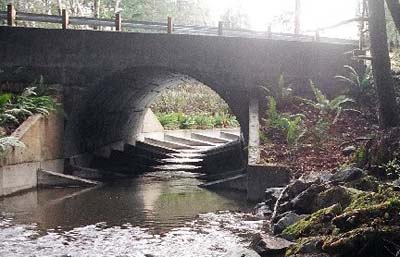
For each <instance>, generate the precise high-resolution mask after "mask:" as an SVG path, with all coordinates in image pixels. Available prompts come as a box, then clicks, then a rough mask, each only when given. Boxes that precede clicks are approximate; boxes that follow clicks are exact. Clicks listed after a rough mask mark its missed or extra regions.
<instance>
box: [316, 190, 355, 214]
mask: <svg viewBox="0 0 400 257" xmlns="http://www.w3.org/2000/svg"><path fill="white" fill-rule="evenodd" d="M350 202H351V193H350V192H349V190H348V189H347V190H346V189H345V188H343V187H340V186H334V187H331V188H328V189H327V190H325V191H323V192H321V193H319V194H318V195H317V197H316V198H315V200H314V202H312V203H310V209H311V211H312V212H315V211H318V210H321V209H324V208H328V207H329V206H332V205H334V204H337V203H339V204H340V205H341V206H342V207H346V206H348V205H349V204H350Z"/></svg>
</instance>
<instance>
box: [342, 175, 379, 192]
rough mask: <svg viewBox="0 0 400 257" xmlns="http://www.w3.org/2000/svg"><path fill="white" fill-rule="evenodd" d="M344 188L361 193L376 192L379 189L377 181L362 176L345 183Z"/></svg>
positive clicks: (371, 177)
mask: <svg viewBox="0 0 400 257" xmlns="http://www.w3.org/2000/svg"><path fill="white" fill-rule="evenodd" d="M345 186H346V187H350V188H355V189H358V190H362V191H370V192H377V191H378V189H379V181H378V179H377V178H375V177H374V176H364V177H361V178H359V179H357V180H354V181H351V182H348V183H346V184H345Z"/></svg>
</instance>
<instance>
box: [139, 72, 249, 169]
mask: <svg viewBox="0 0 400 257" xmlns="http://www.w3.org/2000/svg"><path fill="white" fill-rule="evenodd" d="M138 141H139V145H140V144H147V145H148V146H153V147H159V148H160V149H161V150H162V149H163V150H164V151H167V152H168V156H165V157H166V158H164V159H162V162H163V163H161V164H160V165H157V166H155V167H153V168H155V169H156V170H169V171H174V170H186V171H192V172H199V173H205V174H216V173H225V172H235V171H238V170H240V169H242V168H243V166H244V165H243V160H244V158H243V156H244V155H243V140H242V136H241V131H240V123H239V121H238V120H237V118H236V116H235V115H234V114H233V112H232V110H231V108H230V107H229V105H228V103H227V102H226V101H225V100H224V99H223V98H222V97H221V96H220V95H219V94H218V93H217V92H215V91H214V90H212V89H211V88H210V87H208V86H206V85H204V84H203V83H201V82H198V81H196V80H194V79H184V80H181V82H180V83H177V84H176V85H173V86H171V87H167V88H164V89H163V90H162V91H161V92H160V93H159V95H158V96H157V97H155V98H154V100H153V101H152V103H151V105H150V106H149V108H147V110H146V114H145V117H144V120H143V126H142V131H141V133H140V135H139V137H138ZM137 145H138V144H137Z"/></svg>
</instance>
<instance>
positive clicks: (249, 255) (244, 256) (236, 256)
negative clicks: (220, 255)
mask: <svg viewBox="0 0 400 257" xmlns="http://www.w3.org/2000/svg"><path fill="white" fill-rule="evenodd" d="M225 256H226V257H260V255H259V254H258V253H257V252H255V251H253V250H251V249H244V250H236V251H235V250H233V251H230V252H228V254H226V255H225Z"/></svg>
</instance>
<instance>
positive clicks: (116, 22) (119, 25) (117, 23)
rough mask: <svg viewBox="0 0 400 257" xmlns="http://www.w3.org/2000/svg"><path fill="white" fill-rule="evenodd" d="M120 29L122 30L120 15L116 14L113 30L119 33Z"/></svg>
mask: <svg viewBox="0 0 400 257" xmlns="http://www.w3.org/2000/svg"><path fill="white" fill-rule="evenodd" d="M121 29H122V18H121V13H119V12H117V13H116V14H115V30H116V31H121Z"/></svg>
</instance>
